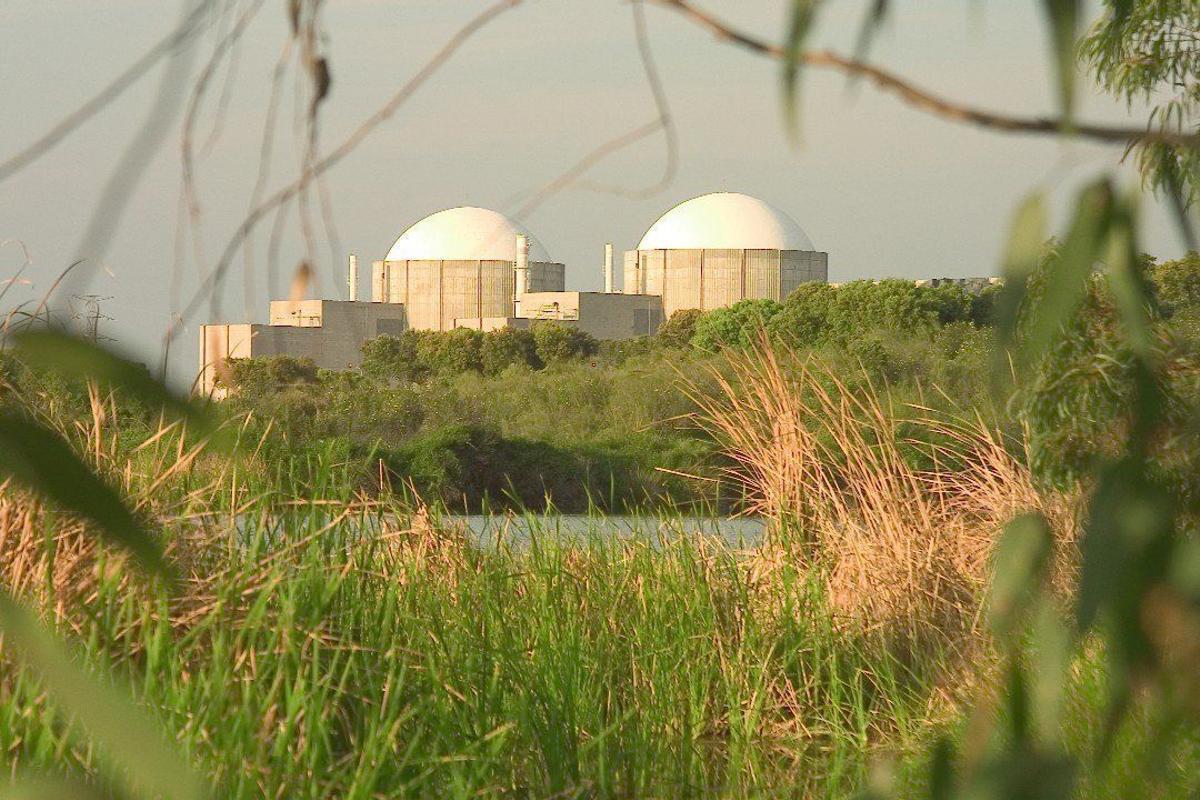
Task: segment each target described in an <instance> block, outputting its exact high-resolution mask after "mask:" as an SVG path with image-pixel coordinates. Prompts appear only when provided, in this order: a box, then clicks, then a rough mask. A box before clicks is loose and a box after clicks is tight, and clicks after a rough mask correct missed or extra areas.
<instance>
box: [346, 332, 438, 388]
mask: <svg viewBox="0 0 1200 800" xmlns="http://www.w3.org/2000/svg"><path fill="white" fill-rule="evenodd" d="M420 338H421V332H419V331H413V330H409V331H405V332H404V333H402V334H400V335H399V336H389V335H386V334H385V335H383V336H377V337H375V338H374V339H370V340H368V341H366V342H364V343H363V346H362V353H363V360H362V371H363V373H364V374H366V375H369V376H370V377H372V378H374V379H375V380H378V381H382V382H384V383H407V382H410V381H417V380H421V379H422V378H424V377H425V369H424V368H423V366H422V365H421V362H420V359H419V357H418V355H417V342H418V340H419V339H420Z"/></svg>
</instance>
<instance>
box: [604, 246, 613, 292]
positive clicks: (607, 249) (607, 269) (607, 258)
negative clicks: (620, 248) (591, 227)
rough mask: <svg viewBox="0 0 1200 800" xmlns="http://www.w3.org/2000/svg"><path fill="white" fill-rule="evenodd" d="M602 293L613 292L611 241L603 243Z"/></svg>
mask: <svg viewBox="0 0 1200 800" xmlns="http://www.w3.org/2000/svg"><path fill="white" fill-rule="evenodd" d="M604 293H605V294H612V293H613V246H612V242H608V243H607V244H605V245H604Z"/></svg>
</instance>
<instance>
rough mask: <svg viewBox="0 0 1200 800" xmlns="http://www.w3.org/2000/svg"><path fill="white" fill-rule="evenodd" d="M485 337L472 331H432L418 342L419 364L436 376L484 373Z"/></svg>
mask: <svg viewBox="0 0 1200 800" xmlns="http://www.w3.org/2000/svg"><path fill="white" fill-rule="evenodd" d="M482 345H483V334H482V333H480V332H479V331H473V330H470V329H469V328H455V329H454V330H451V331H444V332H440V333H439V332H433V331H430V332H428V333H426V334H425V335H423V336H421V337H420V338H419V339H418V340H417V361H418V362H419V363H420V364H421V365H422V366H423V367H424V368H425V369H426V370H427V371H428V372H429V373H430V374H433V375H457V374H459V373H460V372H467V371H475V372H479V371H481V370H482V369H483V362H482V358H481V350H482Z"/></svg>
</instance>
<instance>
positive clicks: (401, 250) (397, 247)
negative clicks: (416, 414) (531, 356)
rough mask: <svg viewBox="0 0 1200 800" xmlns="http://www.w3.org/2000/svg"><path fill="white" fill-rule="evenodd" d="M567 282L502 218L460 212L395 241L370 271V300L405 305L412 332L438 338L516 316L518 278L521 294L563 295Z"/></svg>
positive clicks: (480, 211)
mask: <svg viewBox="0 0 1200 800" xmlns="http://www.w3.org/2000/svg"><path fill="white" fill-rule="evenodd" d="M519 237H524V241H525V243H526V245H527V246H528V259H527V263H526V266H525V269H524V270H519V269H516V268H514V265H515V264H516V261H517V249H518V238H519ZM565 274H566V268H565V267H564V266H563V265H562V264H560V263H558V262H555V261H552V260H551V259H550V256H549V255H548V254H547V253H546V250H545V248H543V247H542V245H541V244H540V243H539V242H538V241H537V240H536V239H534V238H533V237H532V236H529V235H528V234H522V233H521V231H519V230H518V229H517V226H516V225H515V224H514V223H513V222H512V221H511V220H509V219H508V218H507V217H505V216H504V215H503V214H500V213H497V212H495V211H490V210H488V209H486V208H475V207H471V206H464V207H461V208H451V209H447V210H446V211H439V212H438V213H436V214H431V215H430V216H428V217H425V219H423V220H421V221H420V222H418V223H416V224H415V225H413V226H412V227H410V228H409V229H408V230H406V231H404V233H402V234H400V237H399V238H398V239H396V243H395V244H393V245H392V248H391V250H389V251H388V254H387V257H386V258H384V259H383V260H382V261H376V262H375V263H374V264H373V265H372V270H371V300H372V301H373V302H376V303H400V304H403V305H404V307H405V308H406V309H407V312H408V325H409V327H411V328H414V329H416V330H429V331H444V330H449V329H451V328H454V327H455V326H456V324H457V321H458V320H464V321H466V320H476V321H477V323H479V324H482V322H480V321H481V320H483V319H484V318H487V317H510V316H517V314H516V313H515V311H516V309H515V307H514V303H515V298H516V295H517V289H518V286H517V281H518V279H519V278H522V279H524V286H523V287H522V288H524V289H525V290H526V291H537V292H545V291H561V290H562V289H563V288H564V287H565V277H564V276H565Z"/></svg>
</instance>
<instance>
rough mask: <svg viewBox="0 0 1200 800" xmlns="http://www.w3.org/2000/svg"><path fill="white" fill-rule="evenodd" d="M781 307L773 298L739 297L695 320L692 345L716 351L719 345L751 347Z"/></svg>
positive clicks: (700, 348)
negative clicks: (734, 301) (733, 301)
mask: <svg viewBox="0 0 1200 800" xmlns="http://www.w3.org/2000/svg"><path fill="white" fill-rule="evenodd" d="M782 309H783V306H782V305H781V304H779V303H777V302H775V301H774V300H765V299H763V300H742V301H740V302H737V303H734V304H733V305H731V306H729V307H727V308H718V309H715V310H713V311H709V312H708V313H707V314H704V315H703V316H702V317H700V319H699V320H697V321H696V333H695V334H694V335H693V336H692V345H693V346H694V347H696V348H697V349H699V350H706V351H708V352H715V351H717V350H720V349H721V348H722V347H740V348H746V347H752V346H753V345H754V344H755V343H756V342H757V341H758V338H759V337H760V336H761V335H762V332H763V331H764V330H766V329H767V328H768V327H769V326H770V323H771V320H772V318H773V317H775V316H776V315H777V314H779V313H780V311H782Z"/></svg>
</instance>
